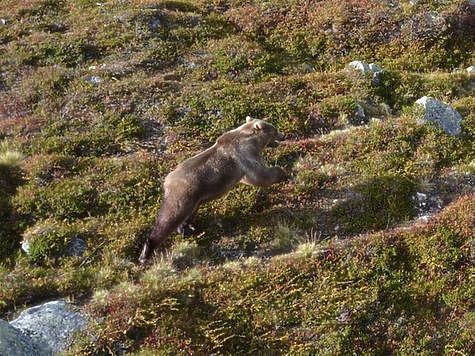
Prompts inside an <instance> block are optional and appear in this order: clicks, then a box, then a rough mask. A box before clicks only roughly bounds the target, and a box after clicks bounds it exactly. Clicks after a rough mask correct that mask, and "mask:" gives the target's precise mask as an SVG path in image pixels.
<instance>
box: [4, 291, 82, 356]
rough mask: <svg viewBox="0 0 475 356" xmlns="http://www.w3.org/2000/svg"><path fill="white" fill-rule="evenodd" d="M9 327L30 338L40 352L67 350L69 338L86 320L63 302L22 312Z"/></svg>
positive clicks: (80, 328)
mask: <svg viewBox="0 0 475 356" xmlns="http://www.w3.org/2000/svg"><path fill="white" fill-rule="evenodd" d="M10 325H11V326H13V327H15V328H17V329H19V330H21V331H22V332H23V333H24V334H25V335H27V336H28V337H30V338H31V339H32V340H33V341H34V342H35V343H36V344H37V345H38V346H39V347H40V348H41V349H42V350H50V352H52V353H57V352H61V351H64V350H66V349H67V347H68V346H69V343H70V341H71V336H72V335H73V334H74V333H75V332H78V331H80V330H83V329H84V328H85V327H86V319H85V318H84V317H83V316H82V315H81V314H80V313H78V312H76V311H74V310H73V307H72V306H71V305H70V304H68V303H66V302H65V301H63V300H56V301H52V302H49V303H45V304H42V305H38V306H35V307H32V308H28V309H26V310H24V311H23V312H22V313H21V314H20V316H19V317H18V318H17V319H15V320H13V321H12V322H10Z"/></svg>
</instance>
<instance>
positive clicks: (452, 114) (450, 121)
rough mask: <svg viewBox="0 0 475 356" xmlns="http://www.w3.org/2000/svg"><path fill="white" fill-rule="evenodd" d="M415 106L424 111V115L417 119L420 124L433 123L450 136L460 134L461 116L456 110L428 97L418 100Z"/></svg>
mask: <svg viewBox="0 0 475 356" xmlns="http://www.w3.org/2000/svg"><path fill="white" fill-rule="evenodd" d="M416 104H417V105H419V106H421V107H422V108H423V109H424V114H423V115H422V117H420V118H419V122H420V123H422V124H423V123H425V122H427V121H429V122H433V123H435V124H436V125H438V126H440V127H441V128H442V129H443V130H444V131H445V132H447V133H448V134H449V135H451V136H457V135H458V134H460V132H461V130H462V129H461V126H460V123H461V122H462V116H461V115H460V114H459V113H458V111H457V110H455V109H453V108H452V107H450V106H449V105H447V104H445V103H443V102H441V101H439V100H437V99H434V98H431V97H429V96H423V97H422V98H420V99H418V100H417V101H416Z"/></svg>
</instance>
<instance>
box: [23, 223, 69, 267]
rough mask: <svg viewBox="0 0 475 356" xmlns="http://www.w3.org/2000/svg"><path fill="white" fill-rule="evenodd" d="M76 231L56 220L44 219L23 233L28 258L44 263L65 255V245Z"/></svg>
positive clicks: (37, 262) (36, 262) (34, 261)
mask: <svg viewBox="0 0 475 356" xmlns="http://www.w3.org/2000/svg"><path fill="white" fill-rule="evenodd" d="M77 234H78V231H77V230H75V229H74V228H71V227H69V226H68V225H65V224H62V223H58V222H56V221H51V220H45V221H42V222H41V223H38V224H36V225H35V226H33V227H31V228H30V229H28V230H27V231H26V232H25V233H24V238H25V239H26V240H27V241H28V244H29V252H28V259H29V260H30V261H31V262H33V263H35V264H45V263H49V262H50V261H54V260H56V259H57V258H59V257H64V256H65V255H66V247H67V246H68V243H70V242H71V240H72V239H73V238H74V237H75V236H77Z"/></svg>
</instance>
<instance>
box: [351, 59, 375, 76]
mask: <svg viewBox="0 0 475 356" xmlns="http://www.w3.org/2000/svg"><path fill="white" fill-rule="evenodd" d="M348 66H349V67H350V68H353V69H354V70H357V71H359V72H361V73H363V74H368V73H371V70H370V68H369V65H368V63H366V62H363V61H353V62H350V63H349V64H348Z"/></svg>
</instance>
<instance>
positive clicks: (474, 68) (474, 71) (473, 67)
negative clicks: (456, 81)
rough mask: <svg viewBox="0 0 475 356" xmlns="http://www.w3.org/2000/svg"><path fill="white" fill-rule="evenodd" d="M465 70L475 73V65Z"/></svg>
mask: <svg viewBox="0 0 475 356" xmlns="http://www.w3.org/2000/svg"><path fill="white" fill-rule="evenodd" d="M474 1H475V0H474ZM465 70H466V71H467V73H470V74H471V73H475V66H470V67H468V68H466V69H465Z"/></svg>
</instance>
